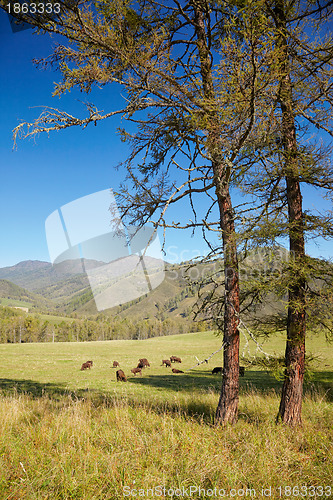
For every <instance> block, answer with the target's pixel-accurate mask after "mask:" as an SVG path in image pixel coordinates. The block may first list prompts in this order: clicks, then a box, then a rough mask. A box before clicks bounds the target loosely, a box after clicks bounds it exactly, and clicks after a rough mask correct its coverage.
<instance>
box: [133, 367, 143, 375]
mask: <svg viewBox="0 0 333 500" xmlns="http://www.w3.org/2000/svg"><path fill="white" fill-rule="evenodd" d="M131 372H132V373H134V375H136V374H137V373H139V375H142V368H132V370H131Z"/></svg>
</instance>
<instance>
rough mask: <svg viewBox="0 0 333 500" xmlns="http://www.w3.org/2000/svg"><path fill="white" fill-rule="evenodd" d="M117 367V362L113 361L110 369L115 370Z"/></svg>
mask: <svg viewBox="0 0 333 500" xmlns="http://www.w3.org/2000/svg"><path fill="white" fill-rule="evenodd" d="M117 366H120V364H119V363H118V361H114V362H113V365H112V368H117Z"/></svg>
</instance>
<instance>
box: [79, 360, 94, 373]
mask: <svg viewBox="0 0 333 500" xmlns="http://www.w3.org/2000/svg"><path fill="white" fill-rule="evenodd" d="M92 365H93V362H92V361H86V362H85V363H82V366H81V371H82V370H86V369H87V368H89V370H90V368H91V367H92Z"/></svg>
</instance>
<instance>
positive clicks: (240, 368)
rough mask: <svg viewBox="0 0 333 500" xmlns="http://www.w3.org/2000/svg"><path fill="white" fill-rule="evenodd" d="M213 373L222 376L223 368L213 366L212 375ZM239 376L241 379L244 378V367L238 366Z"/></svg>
mask: <svg viewBox="0 0 333 500" xmlns="http://www.w3.org/2000/svg"><path fill="white" fill-rule="evenodd" d="M215 373H222V374H223V368H222V366H215V368H213V370H212V374H213V375H215ZM239 375H240V376H241V377H244V375H245V368H244V366H240V367H239Z"/></svg>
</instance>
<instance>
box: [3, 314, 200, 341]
mask: <svg viewBox="0 0 333 500" xmlns="http://www.w3.org/2000/svg"><path fill="white" fill-rule="evenodd" d="M207 328H208V326H207V324H205V323H203V322H201V323H200V322H197V323H194V322H193V321H191V320H189V319H187V320H186V319H178V320H177V319H172V318H166V319H163V320H160V319H158V318H151V319H143V320H131V319H130V318H116V317H107V316H104V315H101V316H100V317H99V318H96V317H87V318H70V317H68V318H66V319H63V320H61V319H60V318H59V321H54V319H53V320H48V319H45V316H40V315H38V314H33V315H31V314H24V313H23V312H19V311H13V309H11V308H9V307H0V342H1V343H14V344H15V343H26V342H89V341H99V340H144V339H148V338H152V337H161V336H165V335H177V334H180V333H188V332H197V331H204V330H207Z"/></svg>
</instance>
